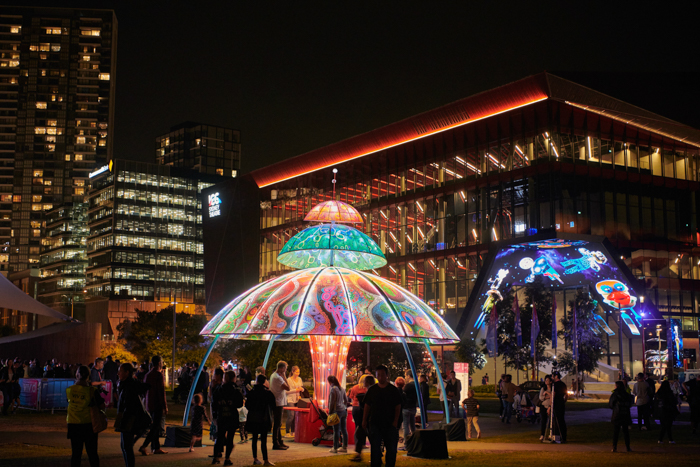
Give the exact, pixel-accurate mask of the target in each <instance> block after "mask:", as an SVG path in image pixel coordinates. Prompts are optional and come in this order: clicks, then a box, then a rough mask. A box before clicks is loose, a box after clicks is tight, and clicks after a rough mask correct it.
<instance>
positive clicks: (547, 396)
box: [539, 375, 553, 441]
mask: <svg viewBox="0 0 700 467" xmlns="http://www.w3.org/2000/svg"><path fill="white" fill-rule="evenodd" d="M552 383H553V381H552V377H551V376H549V375H547V376H545V377H544V383H542V387H541V388H540V396H539V405H540V441H544V434H545V433H546V432H547V426H548V425H549V419H550V417H549V414H550V410H551V408H552Z"/></svg>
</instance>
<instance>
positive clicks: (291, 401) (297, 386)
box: [284, 365, 304, 438]
mask: <svg viewBox="0 0 700 467" xmlns="http://www.w3.org/2000/svg"><path fill="white" fill-rule="evenodd" d="M299 373H300V371H299V367H298V366H296V365H295V366H293V367H292V376H290V377H289V378H287V383H288V384H289V391H287V407H296V406H297V404H298V403H299V397H300V395H301V393H302V392H303V391H304V382H303V381H302V380H301V378H300V377H299ZM295 415H296V412H295V411H294V410H287V423H285V425H284V431H285V434H286V435H287V436H290V437H292V438H293V437H294V422H295V418H296V417H295Z"/></svg>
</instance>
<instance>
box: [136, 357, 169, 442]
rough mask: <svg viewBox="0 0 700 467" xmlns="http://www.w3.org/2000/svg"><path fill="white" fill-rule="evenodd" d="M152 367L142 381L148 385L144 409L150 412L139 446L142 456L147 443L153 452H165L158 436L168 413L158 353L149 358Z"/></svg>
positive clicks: (161, 363) (161, 364)
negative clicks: (151, 421)
mask: <svg viewBox="0 0 700 467" xmlns="http://www.w3.org/2000/svg"><path fill="white" fill-rule="evenodd" d="M151 364H152V365H153V368H152V369H151V371H149V372H148V373H146V376H144V379H143V382H144V383H146V384H148V385H149V386H150V387H149V389H148V392H147V393H146V404H145V405H146V410H148V413H149V414H151V419H152V420H153V423H151V429H150V430H149V432H148V435H146V439H144V440H143V444H142V445H141V447H140V448H139V452H140V453H141V455H142V456H147V455H148V451H147V450H146V448H148V445H149V444H150V445H151V451H152V452H153V454H167V453H168V452H167V451H163V450H162V449H161V448H160V436H161V426H162V421H163V417H165V416H166V415H167V414H168V401H167V400H166V398H165V377H164V376H163V359H162V358H161V357H160V355H154V356H153V357H152V358H151Z"/></svg>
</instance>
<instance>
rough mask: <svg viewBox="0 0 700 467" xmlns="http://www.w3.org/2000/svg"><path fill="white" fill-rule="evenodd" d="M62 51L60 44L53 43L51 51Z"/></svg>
mask: <svg viewBox="0 0 700 467" xmlns="http://www.w3.org/2000/svg"><path fill="white" fill-rule="evenodd" d="M60 51H61V45H60V44H51V52H60Z"/></svg>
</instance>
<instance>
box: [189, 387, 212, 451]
mask: <svg viewBox="0 0 700 467" xmlns="http://www.w3.org/2000/svg"><path fill="white" fill-rule="evenodd" d="M192 400H193V402H194V408H193V411H194V414H193V415H192V427H191V428H190V435H191V436H190V438H191V441H190V452H194V443H196V442H197V441H201V440H202V423H203V422H202V419H205V420H206V421H207V422H209V425H211V422H210V421H209V418H207V413H206V411H205V410H204V407H202V395H201V394H195V395H194V398H193V399H192Z"/></svg>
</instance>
